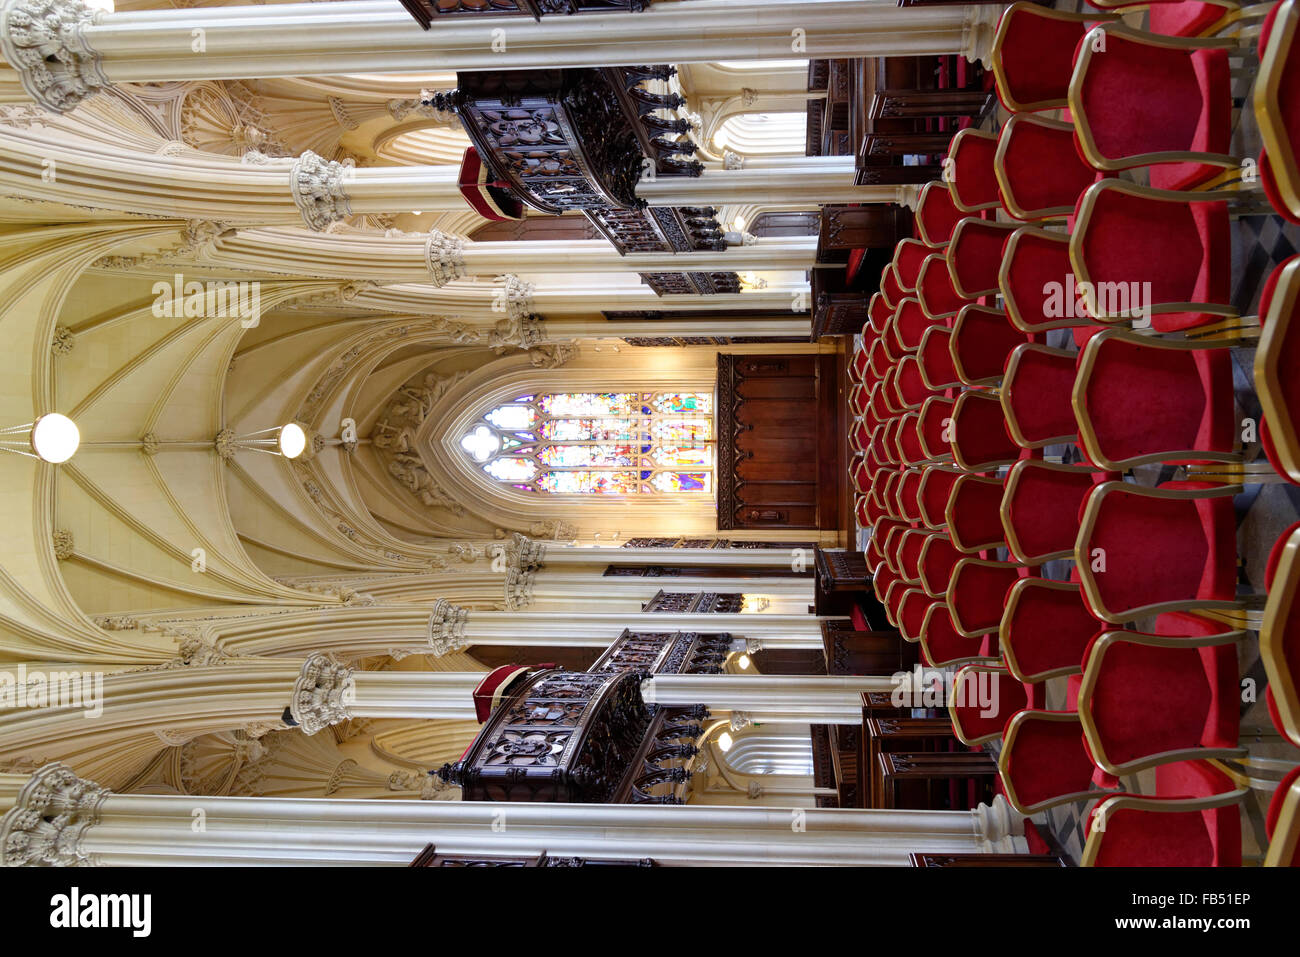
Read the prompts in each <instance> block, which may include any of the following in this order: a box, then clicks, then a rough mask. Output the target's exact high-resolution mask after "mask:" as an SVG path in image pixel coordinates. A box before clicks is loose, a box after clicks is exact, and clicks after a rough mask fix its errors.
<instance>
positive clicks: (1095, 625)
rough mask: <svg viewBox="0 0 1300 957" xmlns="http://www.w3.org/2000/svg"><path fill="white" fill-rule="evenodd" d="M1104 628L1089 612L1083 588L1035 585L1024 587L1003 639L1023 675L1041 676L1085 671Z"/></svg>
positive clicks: (1004, 631) (1032, 580) (1007, 623)
mask: <svg viewBox="0 0 1300 957" xmlns="http://www.w3.org/2000/svg"><path fill="white" fill-rule="evenodd" d="M1026 581H1028V582H1039V581H1042V579H1035V578H1029V579H1026ZM1103 627H1104V626H1103V625H1102V623H1101V622H1099V621H1098V620H1097V619H1096V618H1094V617H1093V615H1092V613H1091V612H1090V611H1089V610H1088V606H1087V605H1086V604H1085V603H1084V601H1083V593H1082V590H1081V589H1079V588H1077V587H1076V588H1073V589H1070V590H1068V591H1067V590H1065V589H1061V588H1053V587H1050V586H1045V585H1036V584H1031V585H1022V586H1020V594H1019V597H1018V598H1017V600H1016V605H1015V609H1014V611H1013V612H1012V613H1011V614H1010V616H1009V617H1008V618H1007V619H1006V620H1005V621H1004V629H1003V632H1002V638H1003V641H1004V642H1005V643H1006V644H1007V645H1008V646H1009V647H1010V648H1011V650H1012V652H1013V654H1014V655H1015V659H1016V664H1017V666H1018V667H1019V669H1020V672H1021V673H1022V674H1025V675H1037V674H1042V673H1043V672H1045V671H1055V670H1056V669H1058V668H1080V669H1081V668H1082V667H1083V654H1084V651H1085V650H1087V647H1088V645H1089V644H1090V643H1091V641H1092V639H1093V637H1094V636H1095V635H1096V634H1097V633H1098V631H1100V630H1101V629H1102V628H1103Z"/></svg>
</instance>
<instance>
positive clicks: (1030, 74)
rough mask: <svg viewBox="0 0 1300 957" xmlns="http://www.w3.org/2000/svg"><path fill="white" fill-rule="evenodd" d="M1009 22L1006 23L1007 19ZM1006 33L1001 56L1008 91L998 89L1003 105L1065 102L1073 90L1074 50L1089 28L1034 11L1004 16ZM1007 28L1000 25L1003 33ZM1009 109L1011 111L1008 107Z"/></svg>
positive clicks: (1017, 11)
mask: <svg viewBox="0 0 1300 957" xmlns="http://www.w3.org/2000/svg"><path fill="white" fill-rule="evenodd" d="M1008 17H1009V18H1010V19H1007V18H1008ZM1003 19H1004V21H1005V28H1006V29H1005V33H1004V36H1003V42H1002V47H1001V50H1000V54H999V59H1000V61H1001V66H1002V72H1003V74H1004V78H999V79H1000V81H1001V80H1002V79H1005V82H1006V88H1005V89H1004V88H1003V87H1001V86H999V87H998V97H999V99H1001V100H1002V103H1003V105H1007V100H1008V98H1010V99H1012V100H1015V101H1017V102H1019V103H1020V104H1026V105H1027V104H1031V103H1038V102H1040V101H1043V100H1064V99H1065V97H1066V93H1067V92H1068V90H1069V87H1070V73H1071V68H1072V58H1073V55H1074V48H1075V47H1076V46H1077V45H1078V43H1079V40H1080V39H1081V38H1082V37H1083V34H1084V31H1085V30H1086V24H1084V23H1080V22H1073V21H1068V20H1056V19H1053V18H1051V17H1048V16H1044V15H1043V14H1041V13H1039V12H1037V11H1036V10H1034V9H1033V8H1032V7H1030V8H1020V9H1015V10H1009V12H1007V13H1004V14H1003ZM1003 26H1004V24H999V29H1002V27H1003ZM1007 108H1008V109H1010V108H1011V107H1010V106H1009V105H1008V106H1007Z"/></svg>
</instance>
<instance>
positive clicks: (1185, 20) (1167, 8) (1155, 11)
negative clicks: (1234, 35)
mask: <svg viewBox="0 0 1300 957" xmlns="http://www.w3.org/2000/svg"><path fill="white" fill-rule="evenodd" d="M1227 12H1228V9H1227V8H1226V7H1223V6H1220V5H1219V4H1217V3H1197V2H1196V0H1183V2H1181V3H1178V2H1174V3H1168V2H1157V3H1152V4H1151V9H1150V10H1149V11H1148V13H1149V17H1148V19H1147V30H1149V31H1150V32H1151V33H1159V34H1162V35H1164V36H1168V37H1195V36H1200V35H1201V33H1203V32H1204V31H1205V29H1206V28H1207V27H1209V26H1210V25H1211V24H1213V23H1215V22H1216V21H1218V20H1221V19H1223V17H1224V16H1225V15H1226V14H1227Z"/></svg>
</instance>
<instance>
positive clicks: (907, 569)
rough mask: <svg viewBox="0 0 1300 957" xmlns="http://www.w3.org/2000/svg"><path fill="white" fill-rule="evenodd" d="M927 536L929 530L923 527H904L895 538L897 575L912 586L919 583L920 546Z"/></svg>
mask: <svg viewBox="0 0 1300 957" xmlns="http://www.w3.org/2000/svg"><path fill="white" fill-rule="evenodd" d="M929 536H930V532H927V531H925V530H923V529H919V528H906V529H904V530H903V532H902V534H900V535H899V536H898V539H897V542H898V548H897V554H898V569H897V570H898V575H899V577H900V578H902V579H903V581H905V582H907V584H909V585H912V586H914V587H916V586H919V585H920V584H921V576H920V572H919V571H917V568H918V566H919V565H920V561H921V546H922V545H924V544H925V540H926V539H927V538H928V537H929Z"/></svg>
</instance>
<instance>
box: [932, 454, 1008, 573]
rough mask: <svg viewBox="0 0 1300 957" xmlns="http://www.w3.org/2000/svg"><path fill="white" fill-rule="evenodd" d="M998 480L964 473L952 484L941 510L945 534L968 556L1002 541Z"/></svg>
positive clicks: (1000, 501) (1000, 492)
mask: <svg viewBox="0 0 1300 957" xmlns="http://www.w3.org/2000/svg"><path fill="white" fill-rule="evenodd" d="M1001 508H1002V482H1001V481H999V480H998V479H995V478H986V477H985V476H983V475H975V474H973V473H970V472H967V473H966V474H965V475H962V476H959V477H958V479H957V481H956V482H954V483H953V486H952V492H950V493H949V495H948V506H947V508H945V509H944V517H945V518H946V519H947V526H948V537H949V538H950V539H951V540H952V543H953V545H954V546H956V548H957V550H958V551H961V552H965V553H966V554H968V555H971V554H974V553H976V552H982V551H986V550H988V549H992V548H997V547H999V546H1000V545H1002V544H1003V541H1002V516H1001V514H1000V510H1001Z"/></svg>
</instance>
